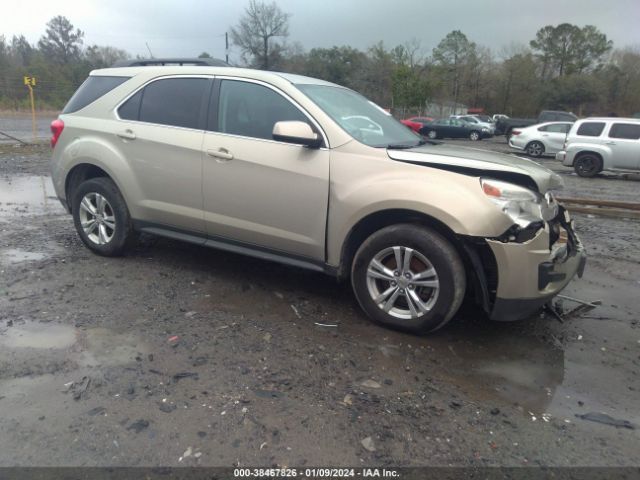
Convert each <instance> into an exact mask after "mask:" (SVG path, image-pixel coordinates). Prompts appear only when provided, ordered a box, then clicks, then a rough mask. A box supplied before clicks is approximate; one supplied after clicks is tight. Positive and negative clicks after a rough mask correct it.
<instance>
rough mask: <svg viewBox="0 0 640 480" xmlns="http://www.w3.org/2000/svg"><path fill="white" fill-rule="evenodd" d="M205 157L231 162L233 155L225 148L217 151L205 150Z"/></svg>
mask: <svg viewBox="0 0 640 480" xmlns="http://www.w3.org/2000/svg"><path fill="white" fill-rule="evenodd" d="M207 155H209V156H210V157H214V158H219V159H221V160H233V153H231V152H230V151H229V150H227V149H226V148H219V149H218V150H207Z"/></svg>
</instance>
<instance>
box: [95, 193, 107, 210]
mask: <svg viewBox="0 0 640 480" xmlns="http://www.w3.org/2000/svg"><path fill="white" fill-rule="evenodd" d="M105 204H106V201H105V199H104V197H103V196H102V195H100V194H99V193H96V209H97V210H98V213H99V214H100V215H104V208H105Z"/></svg>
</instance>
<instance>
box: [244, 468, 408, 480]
mask: <svg viewBox="0 0 640 480" xmlns="http://www.w3.org/2000/svg"><path fill="white" fill-rule="evenodd" d="M233 476H234V478H243V477H244V478H278V477H281V478H314V479H320V478H397V477H399V473H398V471H397V470H393V469H387V468H357V469H356V468H305V469H297V468H236V469H234V470H233Z"/></svg>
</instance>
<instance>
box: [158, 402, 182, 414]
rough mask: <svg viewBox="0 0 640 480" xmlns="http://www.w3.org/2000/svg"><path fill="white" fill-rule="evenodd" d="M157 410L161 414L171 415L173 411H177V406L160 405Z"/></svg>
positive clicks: (170, 404) (169, 404)
mask: <svg viewBox="0 0 640 480" xmlns="http://www.w3.org/2000/svg"><path fill="white" fill-rule="evenodd" d="M159 408H160V411H161V412H164V413H171V412H173V411H174V410H175V409H177V408H178V407H177V405H175V404H173V403H161V404H160V407H159Z"/></svg>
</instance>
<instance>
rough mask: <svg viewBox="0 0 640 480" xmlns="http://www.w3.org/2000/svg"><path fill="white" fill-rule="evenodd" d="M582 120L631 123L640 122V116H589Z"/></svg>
mask: <svg viewBox="0 0 640 480" xmlns="http://www.w3.org/2000/svg"><path fill="white" fill-rule="evenodd" d="M581 120H583V121H584V120H599V121H601V122H630V123H640V118H632V117H587V118H582V119H581Z"/></svg>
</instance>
